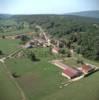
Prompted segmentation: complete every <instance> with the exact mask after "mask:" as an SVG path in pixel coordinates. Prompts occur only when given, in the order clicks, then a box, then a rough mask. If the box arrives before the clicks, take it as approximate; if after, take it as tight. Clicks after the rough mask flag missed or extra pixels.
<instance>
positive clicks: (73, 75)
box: [62, 67, 82, 79]
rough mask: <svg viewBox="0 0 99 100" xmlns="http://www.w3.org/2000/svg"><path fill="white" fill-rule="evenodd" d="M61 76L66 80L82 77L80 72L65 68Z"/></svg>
mask: <svg viewBox="0 0 99 100" xmlns="http://www.w3.org/2000/svg"><path fill="white" fill-rule="evenodd" d="M62 75H63V76H65V77H67V78H68V79H74V78H77V77H79V76H81V75H82V72H81V71H80V70H78V69H76V68H72V67H67V68H66V69H65V70H64V71H63V72H62Z"/></svg>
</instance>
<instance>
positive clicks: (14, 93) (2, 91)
mask: <svg viewBox="0 0 99 100" xmlns="http://www.w3.org/2000/svg"><path fill="white" fill-rule="evenodd" d="M0 100H21V95H20V93H19V90H18V89H17V87H16V85H15V83H14V81H13V80H12V79H11V78H10V77H9V76H8V73H7V72H6V70H5V69H4V65H3V64H1V63H0Z"/></svg>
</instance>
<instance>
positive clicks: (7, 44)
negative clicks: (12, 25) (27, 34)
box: [0, 39, 20, 54]
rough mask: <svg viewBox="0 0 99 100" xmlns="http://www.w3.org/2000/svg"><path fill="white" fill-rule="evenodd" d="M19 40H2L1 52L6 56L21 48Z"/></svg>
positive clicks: (0, 42)
mask: <svg viewBox="0 0 99 100" xmlns="http://www.w3.org/2000/svg"><path fill="white" fill-rule="evenodd" d="M19 42H20V41H19V40H9V39H0V50H2V51H3V53H4V54H9V53H11V52H13V51H15V50H16V49H17V48H18V47H19Z"/></svg>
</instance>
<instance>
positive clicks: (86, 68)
mask: <svg viewBox="0 0 99 100" xmlns="http://www.w3.org/2000/svg"><path fill="white" fill-rule="evenodd" d="M94 70H95V68H94V67H93V66H91V65H88V64H84V65H83V66H82V67H81V71H82V72H83V73H84V74H85V75H86V74H89V73H91V72H93V71H94Z"/></svg>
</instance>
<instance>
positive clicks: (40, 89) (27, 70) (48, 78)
mask: <svg viewBox="0 0 99 100" xmlns="http://www.w3.org/2000/svg"><path fill="white" fill-rule="evenodd" d="M18 43H19V41H16V40H15V41H14V40H0V49H2V50H3V51H4V52H7V53H10V52H12V49H13V50H15V49H16V47H17V46H18ZM1 44H3V45H1ZM7 44H8V45H9V46H8V45H7ZM31 50H32V51H34V53H35V55H36V56H37V58H39V59H40V61H36V62H32V61H31V60H30V59H28V58H27V57H25V56H24V57H20V58H19V57H16V58H11V59H8V60H6V65H7V68H8V70H9V71H10V72H11V74H12V73H16V74H17V75H19V76H20V77H18V78H15V80H16V82H17V83H18V84H19V86H20V87H21V88H22V90H23V91H24V93H25V95H26V97H27V98H28V100H99V96H98V92H99V79H98V78H99V72H96V73H93V74H92V75H90V76H89V77H86V78H84V79H81V80H79V81H77V82H74V83H72V84H70V85H68V86H64V85H63V84H64V83H66V82H67V81H68V80H67V79H66V78H65V77H63V76H62V75H61V72H62V70H60V69H59V68H58V67H56V66H54V65H52V64H51V63H50V62H49V61H51V60H52V59H59V57H58V56H53V55H51V54H50V53H49V49H48V48H33V49H31ZM86 61H87V60H86ZM67 62H68V64H70V65H71V66H72V65H75V66H76V63H75V62H74V60H72V58H70V59H68V60H67ZM90 62H91V61H90ZM92 63H93V62H92ZM97 65H98V63H97ZM2 67H3V65H2V64H0V100H20V95H19V92H18V90H17V88H16V87H15V85H14V83H13V82H12V80H11V79H9V77H8V76H7V73H6V72H5V70H4V69H3V68H2ZM17 92H18V93H17ZM12 95H13V96H12Z"/></svg>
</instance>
